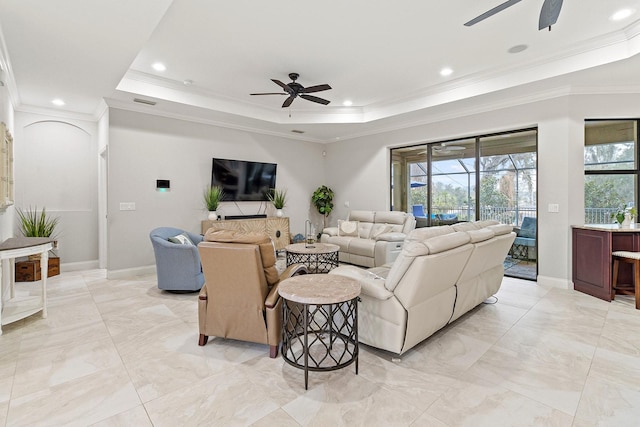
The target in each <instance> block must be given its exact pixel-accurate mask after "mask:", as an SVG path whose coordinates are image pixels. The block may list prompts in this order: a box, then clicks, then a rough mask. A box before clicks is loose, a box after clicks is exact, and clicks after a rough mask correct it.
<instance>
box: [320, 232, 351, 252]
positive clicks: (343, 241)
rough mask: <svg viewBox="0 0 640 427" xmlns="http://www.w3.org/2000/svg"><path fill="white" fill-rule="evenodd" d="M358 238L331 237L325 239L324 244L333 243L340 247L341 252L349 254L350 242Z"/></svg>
mask: <svg viewBox="0 0 640 427" xmlns="http://www.w3.org/2000/svg"><path fill="white" fill-rule="evenodd" d="M353 239H357V237H348V236H330V237H328V238H326V239H324V243H331V244H334V245H338V246H340V252H344V253H349V242H351V241H352V240H353Z"/></svg>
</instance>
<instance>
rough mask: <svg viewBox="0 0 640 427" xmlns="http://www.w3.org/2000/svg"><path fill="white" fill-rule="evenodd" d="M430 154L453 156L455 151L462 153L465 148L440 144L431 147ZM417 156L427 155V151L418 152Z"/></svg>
mask: <svg viewBox="0 0 640 427" xmlns="http://www.w3.org/2000/svg"><path fill="white" fill-rule="evenodd" d="M431 148H432V150H433V151H432V153H433V155H434V156H444V155H447V154H453V153H455V152H456V151H464V150H465V147H463V146H461V145H449V144H447V143H442V144H439V145H433V146H432V147H431ZM417 154H419V155H420V154H427V150H424V151H419V152H418V153H417Z"/></svg>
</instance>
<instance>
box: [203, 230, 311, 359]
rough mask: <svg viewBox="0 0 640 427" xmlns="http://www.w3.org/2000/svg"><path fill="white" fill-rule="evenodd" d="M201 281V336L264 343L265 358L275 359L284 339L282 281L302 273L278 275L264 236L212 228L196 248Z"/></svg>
mask: <svg viewBox="0 0 640 427" xmlns="http://www.w3.org/2000/svg"><path fill="white" fill-rule="evenodd" d="M198 250H199V252H200V259H201V261H202V269H203V272H204V278H205V283H204V286H203V287H202V289H201V290H200V295H199V300H198V320H199V329H200V337H199V341H198V345H201V346H202V345H205V344H206V343H207V340H208V338H209V337H210V336H216V337H221V338H232V339H236V340H241V341H249V342H255V343H260V344H268V345H269V347H270V351H269V356H270V357H272V358H274V357H276V356H277V355H278V347H279V345H280V342H281V341H282V299H281V298H280V295H279V294H278V283H280V281H282V280H284V279H286V278H288V277H291V276H294V275H297V274H306V272H307V269H306V267H305V266H304V265H301V264H296V265H292V266H290V267H289V268H287V269H286V270H285V271H284V272H283V273H282V274H281V275H278V271H277V270H276V267H275V264H276V257H275V249H274V246H273V243H272V241H271V238H270V237H269V236H268V235H267V234H265V233H243V232H239V231H235V230H214V229H210V230H209V231H207V233H206V234H205V236H204V241H203V242H202V243H200V244H199V245H198Z"/></svg>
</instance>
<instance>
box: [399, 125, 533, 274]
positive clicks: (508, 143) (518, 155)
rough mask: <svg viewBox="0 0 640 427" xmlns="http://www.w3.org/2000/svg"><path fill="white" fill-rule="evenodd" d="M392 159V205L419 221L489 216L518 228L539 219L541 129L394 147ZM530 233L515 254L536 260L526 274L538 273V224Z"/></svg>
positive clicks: (526, 260)
mask: <svg viewBox="0 0 640 427" xmlns="http://www.w3.org/2000/svg"><path fill="white" fill-rule="evenodd" d="M391 159H392V160H391V161H392V166H391V179H392V184H393V185H392V186H391V200H392V206H393V207H392V209H395V210H403V211H406V212H410V213H414V215H415V216H416V221H417V226H418V227H430V226H437V225H446V224H454V223H457V222H462V221H475V220H484V219H493V220H497V221H499V222H501V223H504V224H511V225H513V226H514V227H516V229H518V228H519V227H520V226H521V225H522V223H523V222H524V221H525V220H526V221H527V223H528V224H530V223H531V221H532V220H533V223H534V224H535V219H536V217H537V209H536V200H537V194H536V191H537V185H536V183H537V179H536V178H537V175H536V172H537V130H536V129H526V130H521V131H514V132H507V133H501V134H495V135H486V136H478V137H474V138H465V139H458V140H451V141H444V142H438V143H429V144H421V145H416V146H411V147H403V148H397V149H392V150H391ZM416 183H420V184H423V185H416ZM416 213H422V215H417V214H416ZM527 218H528V220H527ZM534 227H535V225H534ZM528 239H529V240H526V243H527V245H529V247H526V248H520V250H518V251H515V252H514V251H512V255H513V257H514V258H518V262H517V263H518V264H523V263H531V264H532V267H533V268H532V269H531V268H530V269H529V270H532V271H533V273H532V272H531V271H529V272H528V273H527V277H526V278H535V275H536V273H535V272H536V270H537V265H536V259H537V253H536V248H537V236H536V230H535V228H534V230H533V235H532V236H531V237H528ZM518 277H520V276H518Z"/></svg>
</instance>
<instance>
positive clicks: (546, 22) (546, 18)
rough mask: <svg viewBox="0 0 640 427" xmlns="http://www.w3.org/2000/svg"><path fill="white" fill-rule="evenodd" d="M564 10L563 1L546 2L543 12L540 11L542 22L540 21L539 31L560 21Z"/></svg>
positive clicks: (547, 0)
mask: <svg viewBox="0 0 640 427" xmlns="http://www.w3.org/2000/svg"><path fill="white" fill-rule="evenodd" d="M560 9H562V0H544V3H543V4H542V10H541V11H540V20H539V21H538V30H542V29H543V28H547V27H548V28H549V30H551V26H552V25H553V24H555V23H556V22H557V21H558V16H560Z"/></svg>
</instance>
